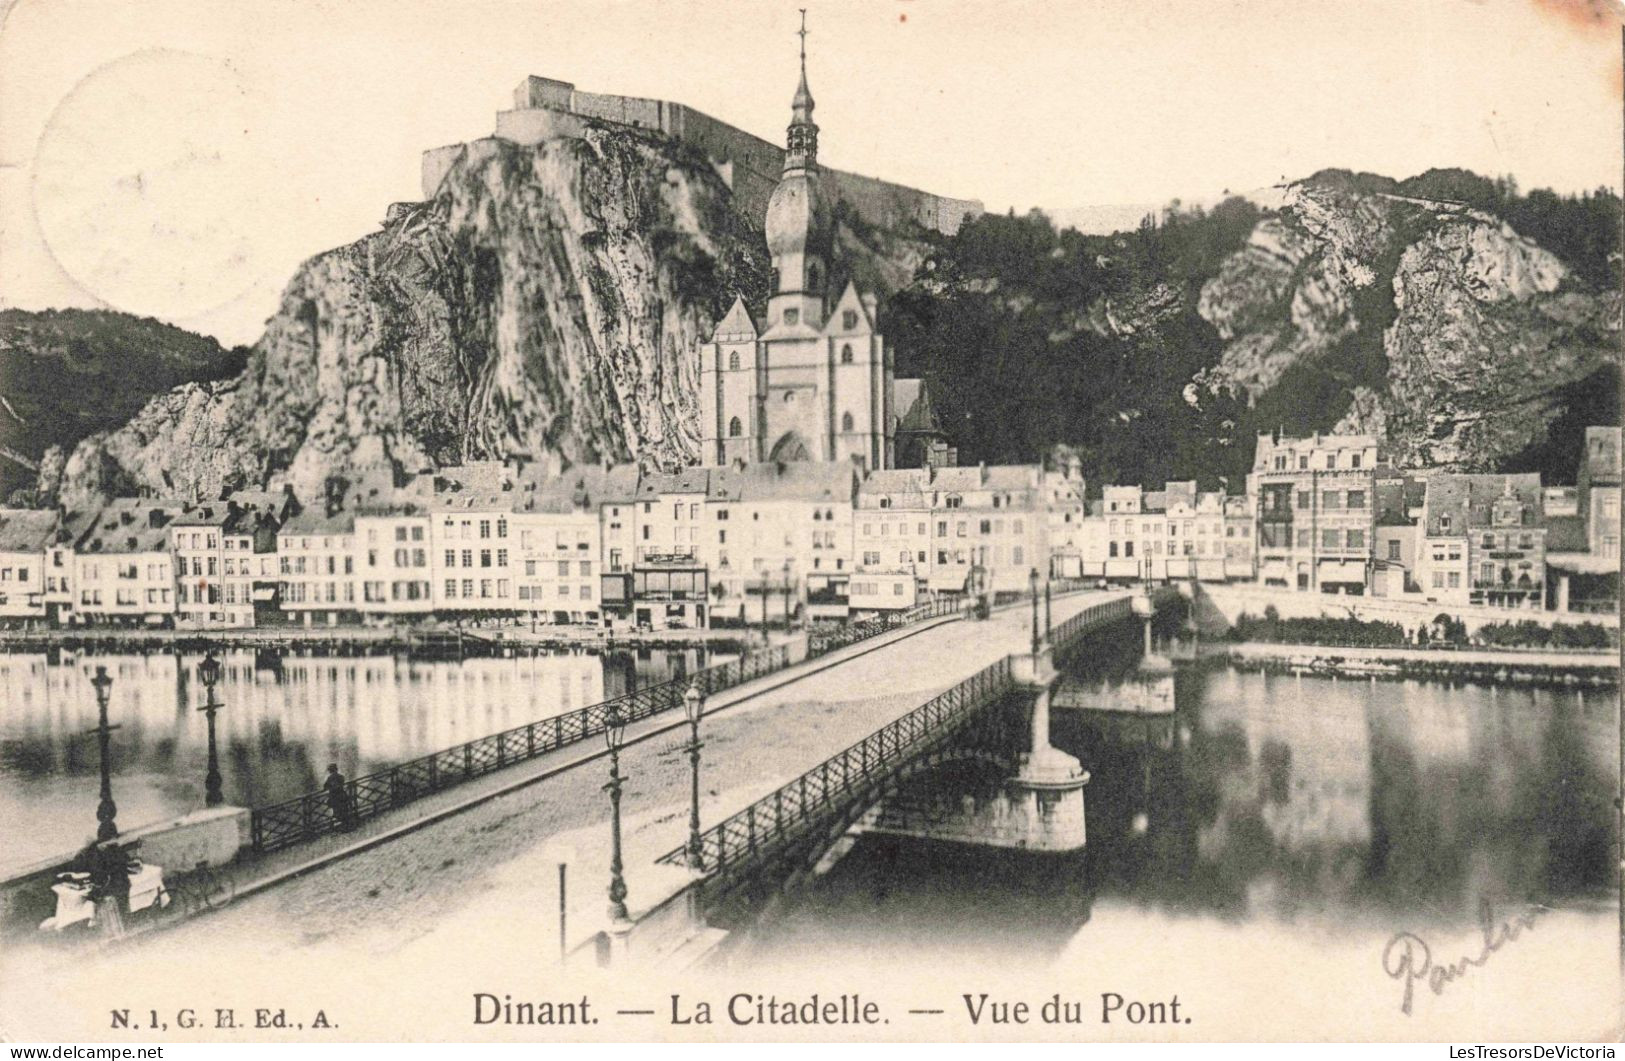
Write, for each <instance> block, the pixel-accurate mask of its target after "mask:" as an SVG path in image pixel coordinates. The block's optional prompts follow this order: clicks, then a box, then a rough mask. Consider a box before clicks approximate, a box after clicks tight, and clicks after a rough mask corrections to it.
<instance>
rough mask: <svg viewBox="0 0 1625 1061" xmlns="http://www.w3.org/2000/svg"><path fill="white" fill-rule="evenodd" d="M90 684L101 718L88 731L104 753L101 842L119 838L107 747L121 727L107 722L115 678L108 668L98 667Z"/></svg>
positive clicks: (99, 810) (99, 813)
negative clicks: (109, 698) (116, 730)
mask: <svg viewBox="0 0 1625 1061" xmlns="http://www.w3.org/2000/svg"><path fill="white" fill-rule="evenodd" d="M90 684H91V686H92V687H93V688H94V689H95V690H96V711H97V713H98V715H99V716H100V719H101V720H100V722H98V723H97V725H96V728H95V729H93V730H89V731H88V732H90V733H94V734H96V736H97V739H98V741H99V743H100V744H101V753H102V792H101V801H100V802H99V803H97V804H96V820H97V821H98V822H100V823H101V824H99V825H97V826H96V840H97V842H98V843H99V842H101V841H104V840H114V839H117V838H118V826H117V825H116V824H114V819H115V818H116V817H117V816H118V805H117V804H115V803H114V802H113V774H112V768H113V762H112V758H111V754H110V752H109V750H108V747H107V738H108V737H109V735H111V734H112V732H113V731H114V730H115V729H118V728H119V727H118V726H110V725H108V724H107V697H108V693H109V691H110V690H111V689H112V688H113V679H111V678H109V677H108V676H107V668H106V667H97V668H96V676H95V677H94V678H92V679H90Z"/></svg>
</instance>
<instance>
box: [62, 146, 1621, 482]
mask: <svg viewBox="0 0 1625 1061" xmlns="http://www.w3.org/2000/svg"><path fill="white" fill-rule="evenodd" d="M1351 176H1352V175H1345V177H1351ZM1469 176H1470V175H1469ZM1371 180H1375V181H1376V182H1377V184H1376V185H1373V184H1372V183H1371ZM1371 180H1367V179H1365V177H1364V175H1362V178H1361V179H1339V178H1337V177H1336V176H1335V175H1334V176H1333V177H1331V178H1326V177H1324V176H1317V177H1316V178H1311V179H1310V180H1307V181H1304V182H1300V183H1299V184H1296V185H1293V186H1292V187H1291V188H1290V189H1289V190H1288V192H1287V194H1286V195H1285V197H1284V205H1283V206H1281V207H1280V208H1279V209H1271V210H1269V211H1268V212H1266V213H1264V214H1263V215H1262V217H1260V215H1259V213H1258V211H1257V210H1255V209H1253V208H1252V207H1251V206H1247V207H1246V208H1245V209H1244V210H1241V211H1239V212H1238V211H1237V210H1236V209H1230V210H1228V212H1227V209H1226V207H1225V206H1224V205H1221V206H1220V207H1218V208H1216V209H1215V210H1214V211H1213V212H1211V213H1210V214H1208V215H1207V216H1206V218H1205V219H1203V218H1202V217H1200V216H1198V217H1197V218H1196V219H1195V220H1191V219H1188V218H1187V219H1186V220H1185V221H1183V222H1181V223H1180V225H1179V226H1175V225H1174V224H1173V223H1172V222H1171V221H1170V222H1167V223H1165V224H1164V225H1163V226H1161V227H1159V228H1156V229H1153V230H1151V231H1149V232H1148V231H1140V232H1138V233H1122V234H1119V235H1116V236H1112V237H1081V238H1077V239H1070V238H1069V239H1060V238H1058V237H1057V236H1056V234H1055V233H1054V232H1053V231H1052V230H1049V229H1048V228H1047V223H1045V222H1043V220H1042V219H1041V218H1040V219H1038V220H1037V221H1032V220H1031V219H1025V220H1024V219H1016V218H1000V217H987V218H983V219H980V220H979V221H977V222H973V223H971V224H969V225H967V226H966V228H965V229H964V230H962V231H961V233H960V234H959V235H958V236H956V237H954V238H953V239H951V240H947V241H939V240H935V239H933V238H931V237H928V236H926V235H925V234H924V233H922V232H918V231H911V232H894V231H885V230H880V229H876V228H874V227H873V226H869V225H866V224H864V223H862V222H861V221H860V220H858V219H856V218H855V217H853V216H851V214H850V212H846V213H840V214H839V215H838V216H839V219H840V231H839V236H838V242H839V245H840V248H841V252H842V255H841V256H842V258H843V259H844V263H842V265H841V270H842V271H844V272H846V273H848V274H850V275H851V276H852V277H854V278H855V279H856V280H857V281H858V282H859V284H860V285H861V286H863V287H865V288H866V289H872V290H876V291H878V292H879V293H880V294H882V296H888V295H891V294H893V293H894V292H900V294H899V297H898V298H896V299H894V300H893V306H892V310H891V312H892V316H891V317H890V318H889V324H890V326H891V327H893V329H894V333H893V336H892V338H893V341H894V345H899V351H900V353H899V357H900V362H899V366H900V370H904V369H906V370H907V371H909V372H915V373H922V374H924V375H926V376H928V377H929V378H932V379H933V380H934V381H935V386H936V387H937V390H938V392H939V394H938V396H939V397H940V398H941V399H942V407H943V408H944V409H948V410H949V411H950V412H953V413H954V419H955V423H956V424H957V425H958V426H959V429H960V430H961V431H962V432H964V433H966V435H967V437H965V438H960V439H958V441H960V443H961V444H962V445H965V446H968V447H969V448H968V449H967V450H966V452H967V453H972V454H974V453H981V452H982V451H983V450H986V451H987V452H988V453H992V454H993V455H994V456H996V457H998V458H1000V459H1029V458H1030V454H1031V453H1033V452H1037V451H1038V449H1041V448H1043V447H1047V446H1049V445H1052V444H1054V443H1055V442H1057V441H1062V442H1073V443H1082V442H1087V443H1089V444H1090V445H1092V446H1095V447H1096V448H1095V449H1094V450H1091V452H1092V453H1094V455H1095V456H1096V458H1097V459H1098V460H1099V461H1100V462H1101V469H1102V470H1101V472H1100V473H1101V474H1118V473H1120V474H1124V475H1129V474H1138V475H1141V476H1143V477H1152V478H1154V477H1155V476H1156V475H1159V474H1167V475H1171V476H1174V477H1183V476H1185V475H1188V474H1206V475H1209V476H1210V477H1211V476H1214V475H1219V474H1226V475H1231V476H1232V477H1233V476H1234V475H1235V474H1239V473H1240V471H1241V470H1242V467H1241V466H1242V464H1243V463H1244V462H1243V461H1242V460H1241V459H1240V458H1239V457H1238V458H1237V459H1236V460H1234V461H1230V460H1229V459H1228V458H1226V460H1225V461H1221V462H1220V464H1218V465H1215V466H1214V467H1212V468H1206V467H1203V468H1198V469H1196V470H1193V468H1195V466H1196V465H1199V464H1200V461H1201V459H1202V458H1203V457H1204V456H1205V455H1209V454H1210V453H1211V452H1212V451H1213V450H1214V448H1215V447H1219V448H1220V449H1224V448H1225V447H1235V452H1237V453H1239V452H1240V447H1242V446H1244V445H1246V444H1247V440H1248V438H1249V437H1250V434H1251V432H1252V431H1254V430H1255V429H1257V430H1268V429H1271V428H1273V427H1276V426H1278V425H1279V426H1286V427H1287V428H1288V429H1289V430H1297V431H1308V430H1316V429H1318V430H1332V429H1341V430H1369V431H1375V432H1377V433H1378V434H1380V435H1382V436H1383V437H1384V438H1385V439H1386V441H1387V442H1388V444H1389V446H1390V448H1391V449H1392V451H1393V452H1394V454H1395V456H1396V457H1397V458H1398V459H1399V460H1400V461H1401V462H1402V463H1407V464H1417V463H1440V464H1448V465H1454V466H1456V467H1462V468H1489V467H1495V466H1497V465H1498V464H1501V463H1503V462H1505V461H1506V460H1507V459H1508V458H1509V457H1511V456H1512V455H1514V454H1519V453H1526V452H1527V451H1529V449H1530V447H1532V446H1534V447H1538V446H1539V444H1540V443H1541V442H1542V441H1544V440H1546V439H1547V436H1548V427H1549V426H1550V425H1552V424H1553V422H1554V419H1555V418H1557V417H1559V416H1562V415H1563V413H1564V409H1565V402H1566V401H1569V400H1571V399H1572V396H1573V395H1574V394H1575V389H1576V387H1582V386H1584V383H1583V381H1586V380H1587V379H1588V378H1590V377H1591V376H1593V375H1594V374H1596V373H1598V372H1605V371H1606V370H1608V369H1610V368H1612V367H1614V366H1616V365H1617V360H1618V359H1617V354H1616V350H1617V346H1618V332H1619V327H1620V299H1619V296H1618V294H1617V293H1599V292H1598V290H1597V288H1596V286H1595V284H1596V283H1597V281H1596V280H1595V276H1594V275H1593V279H1592V280H1591V282H1590V283H1587V282H1584V281H1582V280H1581V278H1580V276H1579V275H1578V274H1576V273H1575V272H1573V271H1571V268H1570V266H1571V265H1572V264H1573V263H1572V262H1568V263H1566V262H1565V261H1564V260H1563V259H1562V258H1561V257H1560V254H1561V251H1562V248H1561V247H1558V246H1555V245H1554V246H1552V247H1542V246H1541V245H1539V244H1537V243H1536V242H1534V241H1533V240H1531V239H1529V238H1526V237H1525V236H1524V235H1520V234H1519V233H1518V232H1516V231H1514V230H1513V229H1512V228H1510V227H1508V226H1507V224H1506V223H1504V221H1502V220H1500V219H1498V218H1497V217H1495V216H1492V215H1491V214H1490V213H1487V212H1483V211H1479V210H1474V209H1469V208H1467V207H1464V206H1461V205H1459V204H1456V203H1450V202H1443V201H1435V200H1429V199H1424V198H1419V197H1416V196H1410V195H1401V194H1397V193H1396V192H1395V191H1393V190H1392V189H1395V188H1399V185H1396V184H1395V182H1392V181H1386V182H1383V181H1382V179H1381V178H1374V179H1371ZM1362 181H1363V183H1362ZM1385 189H1386V190H1385ZM1405 190H1409V186H1407V187H1406V189H1405ZM1440 194H1448V193H1440ZM729 195H730V193H729V190H728V188H727V187H726V185H725V184H724V183H723V182H722V181H721V180H720V179H719V178H718V176H717V175H716V173H715V172H714V171H713V170H712V168H711V167H710V165H709V164H708V163H707V162H706V160H705V159H704V158H703V157H701V156H700V155H699V154H697V153H695V152H693V151H691V150H690V149H688V148H685V147H683V146H680V145H676V144H672V143H670V142H667V141H663V140H660V139H658V138H655V137H653V136H649V135H645V134H642V133H639V132H636V131H634V130H628V129H625V128H622V127H616V126H589V127H588V128H587V130H586V131H585V132H584V133H583V134H582V135H581V136H579V137H572V138H562V139H556V140H550V141H548V142H545V143H543V144H540V145H538V146H533V147H532V146H518V145H513V144H509V143H505V142H503V141H498V140H481V141H476V142H475V143H473V144H470V145H469V146H468V149H467V151H466V153H465V156H464V157H463V159H462V160H461V161H460V162H458V163H457V165H456V166H455V168H454V169H453V170H452V171H451V172H450V173H449V174H448V175H447V178H446V179H445V181H444V182H443V183H442V184H441V186H440V190H439V191H438V192H437V194H436V196H435V198H434V199H432V200H430V201H428V202H425V203H414V204H398V205H397V206H396V207H393V208H391V210H390V214H389V217H388V219H387V220H386V222H385V223H384V225H383V227H382V229H381V230H380V231H378V232H376V233H374V234H372V235H369V236H367V237H365V238H363V239H361V240H358V241H356V242H355V243H352V244H350V245H348V246H345V247H341V248H338V249H336V250H333V251H330V252H328V253H325V254H322V255H318V256H317V257H315V258H313V259H311V260H310V261H309V262H307V263H305V265H304V266H303V267H302V268H301V269H300V270H299V272H298V273H297V274H296V275H295V276H294V278H293V279H292V280H291V281H290V283H289V284H288V287H287V289H286V291H285V292H284V294H283V300H282V304H281V306H280V308H279V310H278V312H277V313H276V314H275V316H274V317H273V318H272V319H271V321H270V322H269V324H268V325H267V328H266V331H265V335H264V337H263V338H262V339H261V340H260V342H259V343H258V344H257V345H256V346H255V347H254V348H253V350H252V351H251V352H250V353H249V354H248V357H247V368H246V369H245V370H243V371H242V372H241V374H240V375H236V376H234V377H230V378H224V379H219V378H213V379H202V380H201V381H198V382H190V383H185V384H184V385H181V386H179V387H178V388H177V389H175V390H171V391H168V392H167V393H162V394H160V395H158V396H157V397H155V398H152V399H151V400H150V401H148V402H147V403H146V404H145V405H144V407H142V408H141V409H140V411H139V412H137V413H135V414H134V416H133V417H131V418H130V419H129V420H128V422H127V423H125V424H124V425H123V426H122V427H118V428H116V429H112V430H104V431H101V432H100V433H98V434H95V435H92V436H91V437H90V438H88V439H85V440H84V441H83V442H81V443H80V444H79V445H78V446H77V447H76V448H74V449H73V451H72V453H71V455H69V456H67V457H66V459H63V457H62V456H61V455H60V454H51V455H49V456H48V459H46V460H44V461H42V462H41V473H40V481H41V486H42V488H43V489H42V493H43V494H44V495H45V496H46V497H47V499H48V498H49V497H50V495H52V494H54V493H56V492H57V491H58V490H59V491H60V497H61V499H62V500H64V501H66V502H67V503H69V504H80V503H87V502H90V501H93V500H94V499H95V498H96V497H97V496H98V495H100V496H105V495H107V494H109V493H113V492H127V491H129V490H132V489H135V488H145V489H149V490H153V491H157V492H161V493H165V494H169V495H181V496H191V495H194V494H195V495H198V496H217V495H218V494H219V493H220V492H222V491H223V490H228V489H231V488H234V487H237V486H247V485H262V484H269V485H279V484H281V483H283V482H287V483H291V484H292V485H293V487H294V488H295V490H296V491H298V492H299V493H300V494H301V495H302V496H305V497H307V498H311V497H319V496H321V492H322V489H323V484H324V481H325V480H326V479H327V478H328V477H329V476H332V475H335V474H342V473H344V472H346V471H347V470H350V469H353V468H356V467H362V466H375V465H379V464H386V465H393V466H395V467H396V468H398V469H403V470H414V469H417V468H420V467H422V466H425V465H427V464H431V463H452V462H457V461H462V460H468V459H476V458H484V457H506V456H511V455H527V456H529V457H531V458H532V459H535V460H538V461H542V462H545V463H549V464H552V465H554V466H557V465H561V464H564V463H582V462H594V461H599V460H627V459H637V460H640V461H642V462H644V463H645V464H648V465H654V466H664V467H672V466H676V465H680V464H683V463H685V462H687V461H688V460H690V459H691V458H692V457H693V455H694V453H695V452H696V441H697V439H696V420H697V406H698V395H697V382H698V372H697V367H698V366H697V348H698V345H699V343H700V342H701V341H702V340H703V339H704V338H706V337H708V335H709V333H710V330H711V328H712V325H713V322H714V321H715V320H716V319H717V318H718V317H719V316H720V314H721V313H722V312H724V311H725V310H726V308H727V306H728V305H729V304H730V303H731V301H732V299H733V296H734V294H735V293H743V294H744V295H745V296H746V297H747V299H749V300H751V301H753V303H754V304H756V305H760V304H761V301H762V300H763V299H764V298H765V295H766V289H767V283H768V276H767V274H768V268H767V265H768V263H767V261H766V252H765V248H764V247H763V243H762V238H761V234H760V233H759V232H756V231H751V230H749V229H748V228H747V227H746V226H745V225H743V224H742V223H741V222H740V221H739V220H738V218H737V215H736V212H735V211H733V210H731V209H730V208H729ZM1616 203H1617V200H1616ZM1581 227H1584V226H1581ZM1552 242H1553V243H1554V244H1556V243H1561V242H1563V241H1562V240H1553V241H1552ZM1554 251H1556V252H1558V253H1554ZM950 266H951V268H950ZM934 269H935V270H936V272H933V270H934ZM1597 271H1598V270H1597V268H1596V263H1595V262H1592V263H1591V267H1590V269H1589V274H1595V273H1597ZM899 306H901V307H902V311H901V312H900V311H899V309H898V307H899ZM990 353H991V354H994V355H996V356H995V357H993V358H991V359H990V358H989V357H988V356H987V355H988V354H990ZM977 372H982V373H984V375H983V376H977V375H976V373H977ZM986 373H991V375H985V374H986ZM192 378H193V379H198V377H192ZM1035 381H1036V382H1035ZM1001 387H1003V388H1005V390H1007V391H1009V393H1008V394H1005V393H1003V392H1001V391H1000V390H999V388H1001ZM959 392H965V393H959ZM956 394H957V397H956ZM1233 395H1241V396H1243V397H1244V399H1245V401H1244V402H1237V401H1235V400H1234V398H1233V397H1232V396H1233ZM990 396H991V397H990ZM993 399H997V400H993ZM956 401H957V402H958V404H957V405H956V404H955V402H956ZM1046 402H1047V403H1048V404H1047V405H1046V404H1045V403H1046ZM1249 406H1250V408H1249ZM125 415H129V414H128V413H126V414H125ZM977 418H980V419H977ZM1208 421H1211V423H1209V422H1208ZM966 424H970V425H971V427H970V428H967V427H965V425H966ZM978 424H980V425H981V426H980V427H978V426H977V425H978ZM1013 425H1019V428H1018V427H1017V426H1013ZM972 428H975V430H972ZM977 431H980V434H979V435H978V434H976V432H977ZM80 434H83V432H80ZM1170 440H1173V441H1172V442H1171V441H1170ZM1181 440H1183V441H1181ZM1000 447H1002V448H1000ZM1152 451H1156V452H1158V453H1161V454H1162V458H1161V463H1153V464H1145V463H1144V462H1143V461H1139V457H1140V456H1141V455H1143V454H1145V453H1149V452H1152ZM1227 452H1228V450H1227ZM1114 454H1115V456H1114ZM983 455H984V456H985V455H986V454H983ZM973 459H974V457H973ZM1570 459H1571V458H1569V457H1567V456H1564V457H1563V460H1564V462H1565V464H1566V463H1567V461H1568V460H1570ZM1137 461H1138V463H1137ZM1232 464H1233V465H1234V467H1232V466H1231V465H1232ZM1114 469H1115V471H1114Z"/></svg>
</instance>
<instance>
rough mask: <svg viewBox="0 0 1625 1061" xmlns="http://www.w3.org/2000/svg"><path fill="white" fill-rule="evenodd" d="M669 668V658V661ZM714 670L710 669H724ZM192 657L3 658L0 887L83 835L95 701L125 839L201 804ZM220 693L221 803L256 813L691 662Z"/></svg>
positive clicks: (551, 664) (245, 671) (202, 729)
mask: <svg viewBox="0 0 1625 1061" xmlns="http://www.w3.org/2000/svg"><path fill="white" fill-rule="evenodd" d="M679 657H681V658H679ZM726 658H727V657H726V656H716V657H714V659H715V660H717V661H720V660H722V659H726ZM199 659H200V657H198V656H195V655H190V654H181V655H177V654H174V653H168V652H157V653H152V654H148V655H85V656H74V655H72V654H52V655H47V654H44V653H39V654H24V653H13V654H0V837H3V838H4V839H3V842H0V874H3V873H4V872H5V871H7V870H10V869H16V868H18V867H22V866H27V865H31V864H33V863H35V862H38V861H40V860H42V859H46V858H50V857H53V856H56V855H59V854H64V853H70V852H72V851H74V850H76V849H77V848H79V847H80V846H82V845H83V844H84V843H85V842H86V841H87V840H89V839H90V838H91V837H93V836H94V835H95V831H96V804H97V799H98V790H99V786H100V774H99V754H98V750H97V740H96V737H95V735H94V734H93V733H91V732H89V731H90V730H91V729H92V728H93V727H94V726H95V725H96V723H97V709H96V696H95V691H94V689H93V688H92V686H91V684H90V679H91V677H92V676H93V675H94V674H95V669H96V667H98V666H103V667H106V668H107V673H108V675H109V676H110V677H112V679H113V685H112V689H111V692H110V694H109V705H108V716H109V721H110V722H111V723H113V724H114V725H117V726H119V728H118V729H117V730H115V731H113V733H112V738H111V740H112V760H113V798H114V802H115V803H116V804H117V806H118V823H119V826H120V827H121V828H124V829H128V828H130V827H133V826H139V825H144V824H147V823H150V822H155V821H160V820H163V819H164V818H166V817H171V816H174V815H177V814H183V813H185V812H187V811H190V810H194V809H196V808H198V807H200V806H202V805H203V797H204V788H203V786H204V776H205V774H206V773H207V763H208V750H207V749H208V730H207V722H206V720H205V718H204V716H203V715H202V714H200V713H199V712H198V711H197V708H198V706H200V705H201V704H202V703H203V686H202V683H201V682H200V681H199V680H198V679H197V664H198V662H199ZM220 659H221V664H222V671H221V677H220V680H219V683H218V685H217V687H216V688H217V691H218V693H217V695H218V698H219V700H220V702H222V703H223V704H225V705H226V706H225V707H224V708H223V709H222V710H221V711H219V712H218V713H217V715H216V726H217V730H216V732H217V740H218V745H219V754H220V769H221V774H222V776H223V779H224V790H225V797H226V802H228V803H231V804H235V805H237V806H256V805H262V804H265V803H271V802H275V801H277V800H282V799H288V798H290V797H293V796H296V795H299V794H300V793H302V792H308V791H311V790H312V789H315V788H319V787H320V786H321V782H322V780H323V778H324V776H325V774H326V770H327V764H328V763H336V764H338V767H339V769H340V770H342V771H343V772H344V774H345V776H346V777H356V776H359V775H361V774H365V773H368V772H370V771H372V770H375V769H377V768H379V767H382V766H387V765H389V764H392V763H398V762H401V761H402V760H406V759H411V758H414V757H416V756H419V755H425V754H428V753H429V752H432V751H435V750H438V749H441V748H448V747H451V746H453V745H457V744H461V743H463V742H464V741H468V740H472V739H474V738H476V737H482V736H485V735H487V734H490V733H495V732H497V731H499V730H503V729H508V728H510V727H513V726H519V725H523V724H524V723H527V722H531V721H534V720H536V719H540V718H547V717H549V716H552V715H556V714H559V713H561V712H564V711H570V710H572V709H574V708H579V707H585V706H587V705H589V704H595V703H598V702H600V701H602V700H605V699H608V698H610V697H613V696H618V695H620V694H622V693H625V692H629V691H631V690H632V689H634V688H637V687H640V686H643V685H647V684H651V683H654V682H659V681H663V680H665V679H666V678H669V677H671V676H672V675H673V674H674V673H676V672H677V671H676V668H678V667H683V666H688V667H692V666H694V665H696V664H697V663H698V662H699V660H698V658H697V657H696V654H695V653H694V652H689V653H687V654H684V653H675V652H674V653H667V652H664V651H659V650H655V651H644V652H631V653H628V652H617V653H611V654H603V655H601V654H594V653H588V652H568V651H563V652H554V653H547V654H539V655H534V656H528V655H527V656H518V657H514V658H510V659H500V658H471V659H467V660H464V661H462V662H448V661H434V662H429V661H416V660H409V659H405V658H397V657H393V656H387V655H380V656H363V657H344V658H337V657H309V656H282V655H271V654H265V653H256V652H254V651H240V652H226V653H224V654H223V655H222V656H221V657H220Z"/></svg>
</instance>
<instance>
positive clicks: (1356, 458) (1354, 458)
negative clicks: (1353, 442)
mask: <svg viewBox="0 0 1625 1061" xmlns="http://www.w3.org/2000/svg"><path fill="white" fill-rule="evenodd" d="M1359 466H1360V455H1359V454H1358V453H1353V454H1350V455H1349V467H1350V468H1358V467H1359ZM1349 507H1350V508H1353V507H1354V506H1352V505H1350V506H1349Z"/></svg>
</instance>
